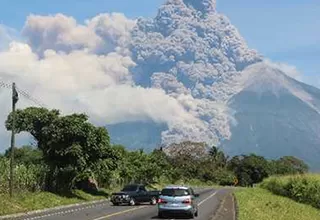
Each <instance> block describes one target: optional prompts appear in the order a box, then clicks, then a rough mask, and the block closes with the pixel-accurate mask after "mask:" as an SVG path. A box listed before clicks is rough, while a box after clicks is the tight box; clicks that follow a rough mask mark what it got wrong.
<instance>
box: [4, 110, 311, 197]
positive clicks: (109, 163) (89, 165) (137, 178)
mask: <svg viewBox="0 0 320 220" xmlns="http://www.w3.org/2000/svg"><path fill="white" fill-rule="evenodd" d="M6 128H7V129H8V130H11V129H12V115H11V114H10V115H9V116H8V118H7V120H6ZM15 129H16V131H17V132H18V133H20V132H28V133H30V134H31V135H32V136H33V138H34V139H35V140H36V143H37V146H35V147H31V146H23V147H21V148H15V149H14V155H15V157H14V161H15V176H16V178H15V188H16V190H29V191H35V190H46V191H50V192H55V193H64V192H70V191H71V190H72V189H74V188H80V189H84V190H86V189H88V187H87V186H88V183H89V182H92V181H93V180H94V181H96V182H97V183H98V185H99V187H103V188H111V187H115V186H119V185H123V184H126V183H130V182H140V183H145V184H151V183H155V182H161V181H166V182H171V183H175V182H176V181H188V180H191V179H197V180H199V181H202V182H209V183H216V184H220V185H233V184H234V183H235V179H237V182H238V183H237V185H239V186H252V185H253V184H255V183H259V182H261V181H262V180H263V179H264V178H266V177H268V176H270V175H286V174H297V173H306V172H308V166H307V165H306V164H305V163H304V162H303V161H301V160H299V159H298V158H295V157H292V156H287V157H282V158H280V159H278V160H267V159H265V158H264V157H262V156H257V155H254V154H251V155H241V156H235V157H232V158H230V157H229V156H227V155H225V154H224V153H223V151H221V150H220V149H219V148H217V147H215V146H211V147H209V146H207V145H206V144H205V143H194V142H191V141H185V142H182V143H174V144H171V145H169V146H163V147H161V148H159V149H155V150H153V151H152V152H151V153H146V152H144V150H137V151H129V150H127V149H126V148H125V147H124V146H121V145H111V144H110V137H109V134H108V132H107V130H106V128H104V127H96V126H94V125H93V124H91V123H90V122H89V121H88V117H87V116H86V115H85V114H71V115H67V116H62V115H60V112H59V111H58V110H48V109H45V108H35V107H30V108H26V109H23V110H17V111H16V128H15ZM9 156H10V150H7V151H6V152H5V153H4V154H3V155H0V192H1V191H6V189H7V180H8V170H9Z"/></svg>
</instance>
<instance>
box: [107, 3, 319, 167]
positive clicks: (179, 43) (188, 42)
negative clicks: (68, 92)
mask: <svg viewBox="0 0 320 220" xmlns="http://www.w3.org/2000/svg"><path fill="white" fill-rule="evenodd" d="M131 35H132V40H131V43H130V51H131V56H132V59H133V60H134V62H135V63H136V64H137V65H136V66H135V67H133V68H132V69H131V71H132V73H133V78H134V81H135V83H136V84H137V85H140V86H142V87H152V88H160V89H163V90H165V91H166V93H167V94H168V95H170V96H172V97H175V98H176V99H178V100H181V102H182V103H184V106H185V108H186V109H187V110H188V111H189V112H191V113H192V114H193V115H194V116H195V118H197V120H198V121H197V123H195V124H194V125H193V124H190V123H189V124H188V125H186V123H183V121H177V122H176V123H172V124H170V125H159V124H156V123H155V122H151V121H150V122H148V123H146V122H141V123H140V122H134V123H132V122H128V123H122V124H118V125H108V126H107V127H108V129H109V132H110V135H111V137H112V139H113V141H114V142H117V143H120V144H125V145H126V146H128V147H130V148H135V149H136V148H141V147H145V148H147V149H152V148H154V147H157V146H158V145H160V144H168V143H172V142H179V141H183V140H193V141H205V142H207V143H209V144H214V145H217V146H219V147H221V148H222V149H223V150H225V151H226V153H228V154H229V155H236V154H245V153H256V154H260V155H263V156H265V157H268V158H278V157H281V156H284V155H292V156H296V157H299V158H300V159H303V160H305V161H306V162H307V163H308V164H309V165H310V166H311V167H312V168H313V169H319V168H320V163H318V159H317V158H318V157H320V136H319V135H318V134H319V131H320V114H319V113H320V90H319V89H317V88H315V87H312V86H309V85H307V84H304V83H302V82H299V81H297V80H295V79H293V78H291V77H289V75H288V73H286V72H284V71H282V70H281V69H279V68H277V67H275V66H274V65H271V64H270V63H269V62H267V61H266V58H265V57H263V56H262V55H261V54H259V53H258V52H257V51H256V50H254V49H251V48H249V47H248V45H247V44H246V42H245V40H244V39H243V38H242V37H241V35H240V33H239V32H238V30H237V29H236V27H234V26H233V25H232V24H231V22H230V21H229V19H228V18H227V17H226V16H224V15H222V14H220V13H218V12H217V10H216V1H215V0H168V1H167V2H166V3H165V4H163V5H162V6H161V7H160V8H159V10H158V13H157V16H156V17H155V18H153V19H144V18H140V19H139V20H138V21H137V25H136V27H135V28H134V29H133V31H132V33H131ZM190 103H191V104H190ZM159 107H160V108H161V106H159ZM123 129H125V131H126V132H120V131H121V130H123Z"/></svg>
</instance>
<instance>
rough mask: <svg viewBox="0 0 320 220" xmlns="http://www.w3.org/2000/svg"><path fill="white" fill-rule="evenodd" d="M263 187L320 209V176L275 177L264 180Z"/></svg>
mask: <svg viewBox="0 0 320 220" xmlns="http://www.w3.org/2000/svg"><path fill="white" fill-rule="evenodd" d="M261 187H262V188H265V189H267V190H269V191H271V192H273V193H274V194H277V195H282V196H286V197H289V198H291V199H294V200H296V201H298V202H301V203H305V204H309V205H312V206H314V207H316V208H320V175H316V174H304V175H294V176H286V177H277V176H274V177H270V178H268V179H266V180H264V181H263V182H262V183H261Z"/></svg>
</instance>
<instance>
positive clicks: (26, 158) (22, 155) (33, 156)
mask: <svg viewBox="0 0 320 220" xmlns="http://www.w3.org/2000/svg"><path fill="white" fill-rule="evenodd" d="M13 149H14V161H15V163H16V164H25V165H27V166H28V165H31V164H40V163H41V162H42V161H43V156H42V151H41V150H39V149H37V148H34V147H32V146H27V145H26V146H22V147H21V148H16V147H14V148H13ZM10 154H11V148H9V149H8V150H6V152H5V153H4V156H5V157H7V158H10Z"/></svg>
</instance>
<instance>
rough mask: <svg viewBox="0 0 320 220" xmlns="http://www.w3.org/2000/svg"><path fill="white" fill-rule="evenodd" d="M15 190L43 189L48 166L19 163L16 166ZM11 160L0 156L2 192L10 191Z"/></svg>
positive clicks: (0, 190)
mask: <svg viewBox="0 0 320 220" xmlns="http://www.w3.org/2000/svg"><path fill="white" fill-rule="evenodd" d="M13 172H14V190H15V191H31V192H34V191H37V190H41V189H43V186H44V179H45V173H46V167H45V166H43V165H34V164H30V165H24V164H17V165H15V167H14V170H13ZM9 174H10V161H9V159H7V158H4V157H3V158H0V193H5V192H8V189H9V179H10V176H9Z"/></svg>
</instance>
